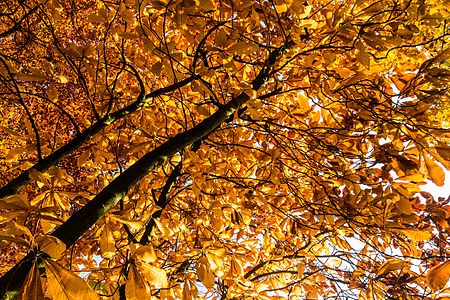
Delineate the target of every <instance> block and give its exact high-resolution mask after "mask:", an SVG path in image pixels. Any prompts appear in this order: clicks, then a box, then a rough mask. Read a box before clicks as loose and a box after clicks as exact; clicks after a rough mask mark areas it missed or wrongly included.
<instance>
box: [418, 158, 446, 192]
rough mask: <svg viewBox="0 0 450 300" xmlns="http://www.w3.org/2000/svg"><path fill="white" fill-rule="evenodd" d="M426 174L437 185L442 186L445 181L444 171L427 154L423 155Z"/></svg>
mask: <svg viewBox="0 0 450 300" xmlns="http://www.w3.org/2000/svg"><path fill="white" fill-rule="evenodd" d="M423 159H424V161H425V166H426V168H427V171H428V175H429V176H430V178H431V180H432V181H433V182H434V183H435V184H436V185H438V186H443V185H444V183H445V173H444V171H443V170H442V168H441V167H439V166H438V165H437V164H436V163H435V162H434V161H433V160H432V159H430V158H429V157H428V156H427V155H424V156H423Z"/></svg>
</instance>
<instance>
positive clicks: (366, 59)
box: [356, 42, 370, 69]
mask: <svg viewBox="0 0 450 300" xmlns="http://www.w3.org/2000/svg"><path fill="white" fill-rule="evenodd" d="M357 49H358V52H357V53H356V59H357V60H358V61H359V62H360V63H361V64H362V65H363V66H364V67H366V69H370V55H369V53H368V52H367V51H366V49H365V47H364V45H363V43H361V42H359V43H358V45H357Z"/></svg>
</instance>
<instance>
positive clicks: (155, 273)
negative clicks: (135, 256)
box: [138, 262, 168, 288]
mask: <svg viewBox="0 0 450 300" xmlns="http://www.w3.org/2000/svg"><path fill="white" fill-rule="evenodd" d="M138 268H139V270H140V271H141V272H142V274H143V275H144V277H145V278H146V279H147V281H148V282H149V283H150V284H151V285H152V286H155V287H160V288H161V287H162V288H164V287H167V285H168V281H167V274H166V272H165V271H164V270H163V269H160V268H158V267H155V266H153V265H150V264H148V263H145V262H139V264H138Z"/></svg>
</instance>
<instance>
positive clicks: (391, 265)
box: [376, 258, 405, 276]
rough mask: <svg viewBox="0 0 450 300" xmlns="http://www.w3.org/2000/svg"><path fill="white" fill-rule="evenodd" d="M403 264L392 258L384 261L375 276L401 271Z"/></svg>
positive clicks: (399, 260) (401, 261)
mask: <svg viewBox="0 0 450 300" xmlns="http://www.w3.org/2000/svg"><path fill="white" fill-rule="evenodd" d="M404 263H405V262H404V261H403V260H401V259H398V258H393V259H389V260H387V261H385V262H384V263H383V264H382V265H381V266H380V268H379V269H378V271H377V275H376V276H380V275H384V274H387V273H389V272H390V271H394V270H398V269H401V268H402V266H403V264H404Z"/></svg>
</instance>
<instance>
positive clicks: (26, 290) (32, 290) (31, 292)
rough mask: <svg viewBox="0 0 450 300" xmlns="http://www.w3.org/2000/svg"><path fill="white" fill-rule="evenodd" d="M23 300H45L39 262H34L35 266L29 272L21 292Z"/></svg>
mask: <svg viewBox="0 0 450 300" xmlns="http://www.w3.org/2000/svg"><path fill="white" fill-rule="evenodd" d="M20 297H21V300H41V299H44V291H43V290H42V283H41V276H40V274H39V269H38V265H37V262H36V261H34V262H33V266H32V267H31V269H30V272H28V275H27V278H26V279H25V282H24V284H23V286H22V289H21V290H20Z"/></svg>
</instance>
